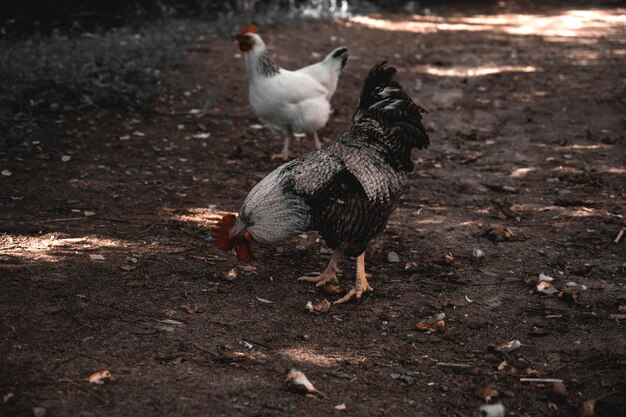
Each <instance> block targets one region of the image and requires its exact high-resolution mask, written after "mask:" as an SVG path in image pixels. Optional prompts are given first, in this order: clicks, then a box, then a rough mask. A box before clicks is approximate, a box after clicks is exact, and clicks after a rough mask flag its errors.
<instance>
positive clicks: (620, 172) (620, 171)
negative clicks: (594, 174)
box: [598, 167, 626, 175]
mask: <svg viewBox="0 0 626 417" xmlns="http://www.w3.org/2000/svg"><path fill="white" fill-rule="evenodd" d="M598 172H601V173H606V174H617V175H624V174H626V168H624V167H605V168H600V169H599V170H598Z"/></svg>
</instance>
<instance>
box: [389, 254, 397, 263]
mask: <svg viewBox="0 0 626 417" xmlns="http://www.w3.org/2000/svg"><path fill="white" fill-rule="evenodd" d="M387 260H388V261H389V262H394V263H395V262H400V257H399V256H398V254H397V253H395V252H389V253H388V254H387Z"/></svg>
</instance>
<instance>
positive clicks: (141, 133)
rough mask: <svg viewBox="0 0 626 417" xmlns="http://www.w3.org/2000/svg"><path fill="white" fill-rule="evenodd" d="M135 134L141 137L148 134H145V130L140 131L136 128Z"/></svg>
mask: <svg viewBox="0 0 626 417" xmlns="http://www.w3.org/2000/svg"><path fill="white" fill-rule="evenodd" d="M133 136H137V137H139V138H142V137H144V136H146V134H145V133H143V132H140V131H139V130H135V131H134V132H133Z"/></svg>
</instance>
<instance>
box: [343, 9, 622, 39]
mask: <svg viewBox="0 0 626 417" xmlns="http://www.w3.org/2000/svg"><path fill="white" fill-rule="evenodd" d="M613 11H614V14H612V13H607V12H605V11H601V10H569V11H566V12H565V13H563V14H560V15H550V16H547V15H546V16H544V15H534V14H514V13H504V14H499V15H478V16H471V17H440V16H421V15H414V16H412V20H388V19H382V18H380V17H377V15H370V16H355V17H351V18H350V19H349V23H354V24H359V25H362V26H366V27H369V28H373V29H382V30H387V31H403V32H415V33H429V32H437V31H469V32H480V31H492V32H497V33H507V34H511V35H539V36H547V37H557V38H558V37H562V38H571V37H578V36H599V35H606V34H608V33H610V32H613V31H617V30H618V29H620V27H621V26H623V25H624V24H626V9H613Z"/></svg>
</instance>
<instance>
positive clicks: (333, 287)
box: [322, 282, 346, 295]
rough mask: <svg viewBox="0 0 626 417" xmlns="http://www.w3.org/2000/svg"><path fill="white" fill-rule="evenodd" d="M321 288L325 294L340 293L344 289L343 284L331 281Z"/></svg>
mask: <svg viewBox="0 0 626 417" xmlns="http://www.w3.org/2000/svg"><path fill="white" fill-rule="evenodd" d="M322 290H323V291H324V294H326V295H337V294H341V293H342V292H344V291H345V290H346V289H345V288H344V287H343V285H341V284H340V283H338V282H331V283H328V284H326V285H324V287H323V288H322Z"/></svg>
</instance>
